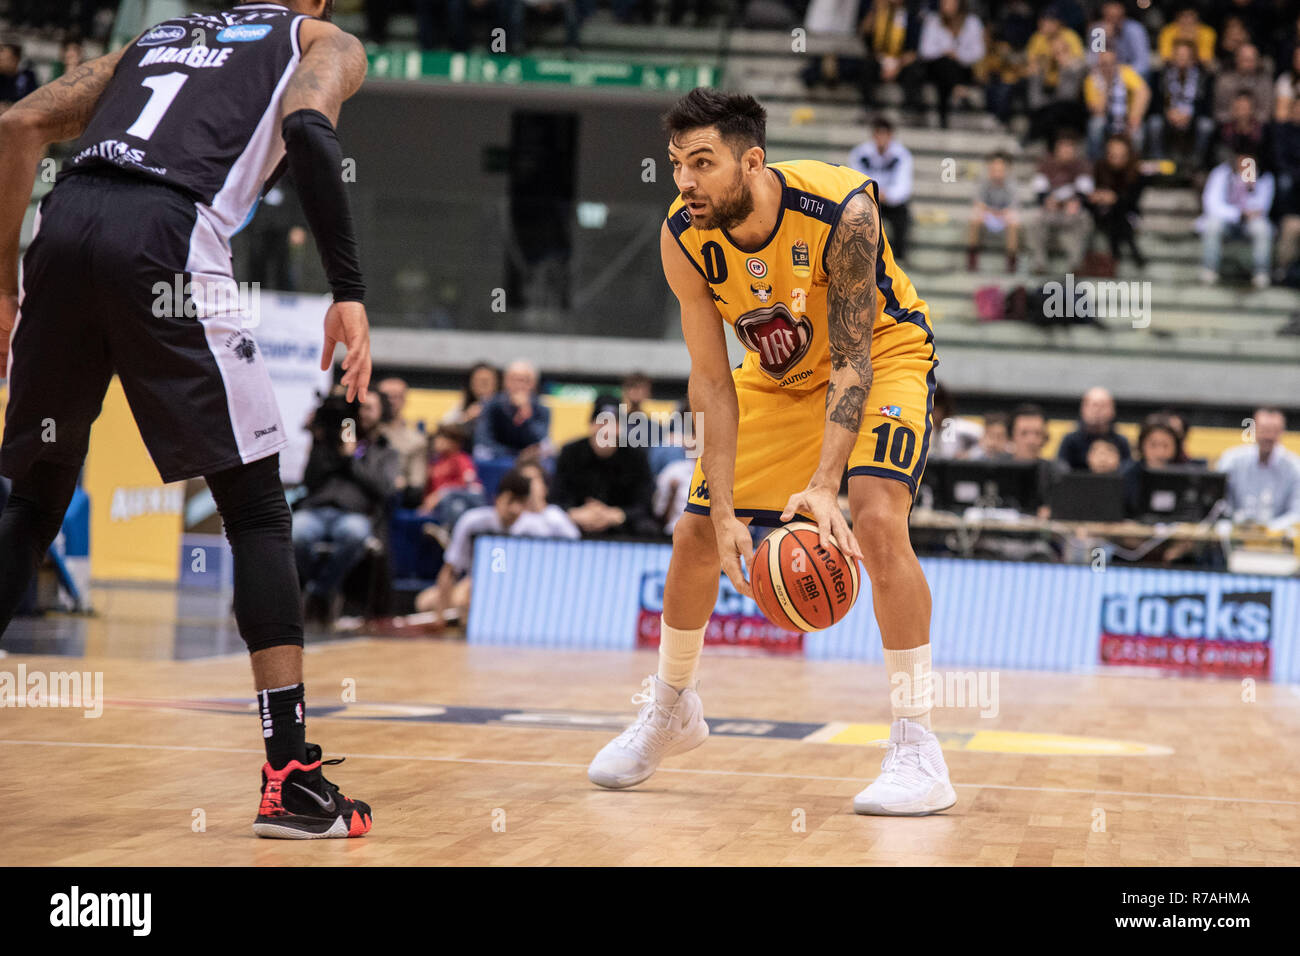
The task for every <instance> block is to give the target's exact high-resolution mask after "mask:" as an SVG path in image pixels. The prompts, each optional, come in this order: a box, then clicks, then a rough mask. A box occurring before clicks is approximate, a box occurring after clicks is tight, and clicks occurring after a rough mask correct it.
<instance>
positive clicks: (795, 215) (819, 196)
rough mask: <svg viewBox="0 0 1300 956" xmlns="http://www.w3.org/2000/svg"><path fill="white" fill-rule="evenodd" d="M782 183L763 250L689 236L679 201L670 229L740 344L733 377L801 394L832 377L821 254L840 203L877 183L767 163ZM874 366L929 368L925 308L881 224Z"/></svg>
mask: <svg viewBox="0 0 1300 956" xmlns="http://www.w3.org/2000/svg"><path fill="white" fill-rule="evenodd" d="M768 168H769V169H771V170H773V171H774V172H775V173H776V175H777V176H778V177H779V178H780V180H781V187H782V188H781V208H780V210H779V211H778V212H777V219H776V225H775V227H774V228H773V229H772V233H771V235H769V236H768V237H767V239H766V241H764V242H763V243H762V244H761V245H759V246H758V247H757V248H756V249H752V250H745V249H741V248H739V247H737V246H736V245H735V244H733V243H732V241H731V239H730V237H729V236H728V235H727V232H726V230H725V229H708V230H701V229H696V228H694V227H693V226H692V225H691V214H690V211H689V210H688V209H687V208H686V204H685V202H684V201H683V200H682V198H681V197H680V196H678V197H677V199H676V201H675V202H673V204H672V206H671V207H669V210H668V228H669V231H670V232H672V234H673V236H674V237H676V240H677V243H678V245H680V246H681V249H682V251H683V252H684V253H685V254H686V257H687V258H688V259H690V261H691V262H692V264H694V266H695V268H696V269H697V270H699V273H700V275H702V276H703V277H704V280H705V281H706V282H707V283H708V284H709V287H710V289H711V290H712V291H713V299H714V303H715V304H716V305H717V307H718V311H719V312H720V313H721V314H722V316H723V318H724V319H726V321H727V322H729V323H730V324H731V326H732V327H733V328H734V329H735V332H736V337H737V338H738V339H739V340H740V342H741V343H742V344H743V345H744V346H745V348H746V350H747V352H746V355H745V360H744V362H743V363H742V365H741V366H740V372H739V374H740V375H742V376H744V377H745V378H746V379H748V380H749V381H750V382H752V383H753V384H756V385H758V384H760V383H763V382H766V384H767V385H768V386H772V387H775V388H777V389H780V390H793V391H797V392H800V393H803V392H806V391H809V390H814V389H818V388H822V387H824V386H825V385H826V382H827V380H828V379H829V378H830V369H831V363H830V352H829V335H828V329H827V316H826V290H827V276H826V253H827V248H828V246H829V245H830V238H831V235H832V234H833V233H834V231H835V227H836V224H837V223H838V222H839V219H840V215H841V213H842V212H843V210H844V206H845V204H846V203H847V202H848V201H849V199H851V198H852V197H853V196H855V195H856V194H858V193H859V192H862V191H864V190H869V191H870V194H871V196H872V198H873V199H877V201H878V196H877V192H876V183H875V181H874V180H872V179H870V178H868V177H867V176H864V175H863V174H862V173H859V172H858V171H856V170H854V169H852V168H850V167H848V166H835V165H831V164H830V163H823V162H819V161H817V160H810V159H798V160H790V161H787V162H781V163H770V164H769V165H768ZM876 288H877V290H878V292H879V294H878V295H877V297H876V319H875V325H874V327H873V333H872V347H871V361H872V366H873V368H877V369H879V366H880V364H881V363H888V362H889V361H891V360H896V359H897V360H908V361H910V360H913V359H916V358H924V359H925V360H927V361H930V362H934V361H935V358H934V336H933V334H932V331H931V328H930V315H929V309H928V308H927V307H926V304H925V302H923V301H922V300H921V298H920V297H919V296H918V295H917V294H916V289H915V288H913V286H912V282H911V280H910V279H908V278H907V275H906V273H904V272H903V270H902V269H900V268H899V267H898V264H897V263H896V262H894V254H893V252H892V251H891V250H890V248H889V240H888V239H887V238H886V236H885V230H884V226H883V224H882V226H881V229H880V242H879V246H878V248H877V254H876Z"/></svg>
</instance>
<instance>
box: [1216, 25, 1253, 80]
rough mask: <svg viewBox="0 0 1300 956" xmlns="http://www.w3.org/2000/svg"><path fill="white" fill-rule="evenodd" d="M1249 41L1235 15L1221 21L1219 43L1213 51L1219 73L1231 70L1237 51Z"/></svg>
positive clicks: (1244, 29)
mask: <svg viewBox="0 0 1300 956" xmlns="http://www.w3.org/2000/svg"><path fill="white" fill-rule="evenodd" d="M1249 43H1250V34H1249V33H1247V32H1246V28H1245V27H1244V26H1243V25H1242V23H1241V20H1240V19H1238V18H1237V17H1229V18H1228V19H1227V20H1224V21H1223V26H1222V27H1221V28H1220V29H1219V45H1218V46H1217V47H1216V48H1215V51H1214V63H1215V67H1216V68H1217V69H1218V71H1219V72H1220V73H1222V72H1223V71H1225V70H1231V69H1232V68H1233V66H1234V65H1235V64H1236V62H1237V51H1238V50H1240V49H1241V48H1242V47H1243V46H1246V45H1247V44H1249Z"/></svg>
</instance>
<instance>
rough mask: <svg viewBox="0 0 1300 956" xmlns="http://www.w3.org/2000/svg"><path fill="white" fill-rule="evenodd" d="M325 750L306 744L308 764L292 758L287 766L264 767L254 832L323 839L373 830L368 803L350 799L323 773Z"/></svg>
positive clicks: (360, 834) (352, 835) (268, 765)
mask: <svg viewBox="0 0 1300 956" xmlns="http://www.w3.org/2000/svg"><path fill="white" fill-rule="evenodd" d="M342 762H343V758H342V757H339V758H338V759H336V760H321V749H320V747H318V746H317V745H316V744H308V745H307V763H306V764H301V763H299V762H298V761H296V760H290V761H289V762H288V763H287V764H286V765H285V766H284V768H283V769H281V770H273V769H271V765H270V764H269V763H267V764H263V765H262V805H261V806H260V807H258V810H257V819H256V820H255V821H254V822H253V832H254V833H255V834H257V835H258V836H260V837H269V838H271V839H276V840H324V839H329V838H331V837H359V836H365V834H367V833H368V832H370V807H369V805H368V804H364V803H362V802H361V801H360V800H349V799H348V798H347V797H345V796H343V794H341V793H339V788H338V787H336V786H334V784H332V783H330V782H329V781H328V780H326V779H325V777H324V775H323V774H322V773H321V766H322V765H324V764H330V765H331V766H332V765H334V764H340V763H342Z"/></svg>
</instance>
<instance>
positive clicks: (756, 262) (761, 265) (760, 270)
mask: <svg viewBox="0 0 1300 956" xmlns="http://www.w3.org/2000/svg"><path fill="white" fill-rule="evenodd" d="M745 268H746V269H748V270H749V274H750V275H752V276H753V277H754V278H755V279H761V278H763V277H764V276H765V275H767V263H766V262H764V261H763V260H762V259H760V258H759V257H758V256H750V257H749V258H748V259H746V260H745Z"/></svg>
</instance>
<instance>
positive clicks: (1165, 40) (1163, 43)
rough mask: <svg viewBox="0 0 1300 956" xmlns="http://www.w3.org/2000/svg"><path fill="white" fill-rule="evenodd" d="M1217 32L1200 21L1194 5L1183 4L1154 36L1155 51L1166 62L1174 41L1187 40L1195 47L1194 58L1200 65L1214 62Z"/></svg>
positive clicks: (1170, 56) (1171, 52) (1171, 56)
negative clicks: (1174, 15)
mask: <svg viewBox="0 0 1300 956" xmlns="http://www.w3.org/2000/svg"><path fill="white" fill-rule="evenodd" d="M1217 39H1218V34H1217V33H1215V32H1214V27H1212V26H1210V25H1209V24H1207V23H1202V22H1201V15H1200V13H1199V12H1198V11H1197V9H1196V7H1194V6H1190V5H1189V6H1185V7H1183V8H1181V9H1180V10H1179V11H1178V15H1177V16H1176V17H1174V20H1173V22H1172V23H1167V24H1165V27H1164V29H1162V30H1161V31H1160V35H1159V36H1158V37H1157V38H1156V52H1157V53H1158V54H1160V60H1161V62H1162V63H1168V62H1169V61H1170V60H1171V59H1172V58H1173V55H1174V43H1175V42H1176V41H1178V40H1189V41H1191V43H1192V44H1193V45H1194V46H1195V47H1196V59H1197V62H1199V63H1200V64H1201V66H1209V65H1210V64H1212V63H1213V62H1214V44H1215V41H1216V40H1217Z"/></svg>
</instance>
